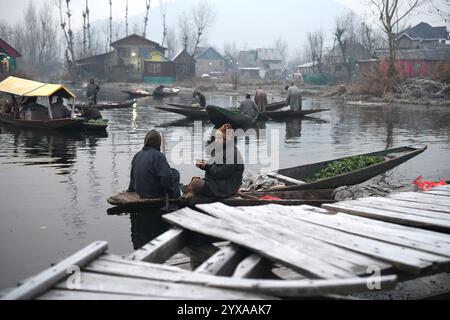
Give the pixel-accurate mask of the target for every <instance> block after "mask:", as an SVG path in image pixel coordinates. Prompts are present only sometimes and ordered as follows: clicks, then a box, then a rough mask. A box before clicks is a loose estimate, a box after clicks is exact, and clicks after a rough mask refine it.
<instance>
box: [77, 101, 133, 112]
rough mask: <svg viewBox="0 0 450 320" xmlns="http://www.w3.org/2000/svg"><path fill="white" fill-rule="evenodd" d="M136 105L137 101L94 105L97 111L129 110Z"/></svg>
mask: <svg viewBox="0 0 450 320" xmlns="http://www.w3.org/2000/svg"><path fill="white" fill-rule="evenodd" d="M135 104H136V100H128V101H123V102H103V103H99V104H96V105H94V106H93V107H94V108H96V109H97V110H110V109H127V108H132V107H133V106H134V105H135ZM76 107H77V108H78V109H80V108H81V107H82V105H81V104H78V105H77V106H76Z"/></svg>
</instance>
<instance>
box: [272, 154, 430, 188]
mask: <svg viewBox="0 0 450 320" xmlns="http://www.w3.org/2000/svg"><path fill="white" fill-rule="evenodd" d="M425 150H427V147H423V148H414V147H401V148H395V149H389V150H382V151H377V152H372V153H367V154H363V156H373V157H380V158H382V159H384V161H383V162H381V163H378V164H374V165H371V166H369V167H366V168H363V169H360V170H356V171H353V172H350V173H346V174H341V175H338V176H335V177H332V178H328V179H322V180H317V181H314V182H310V183H307V182H305V181H307V180H308V179H310V178H312V177H313V176H314V174H316V173H317V172H319V171H320V170H323V169H325V168H326V167H327V166H328V165H329V164H331V163H333V162H335V161H339V160H345V159H348V158H351V157H346V158H341V159H334V160H330V161H324V162H319V163H313V164H308V165H303V166H298V167H294V168H289V169H283V170H279V171H277V172H272V173H268V175H269V176H272V177H275V178H277V179H278V180H280V181H281V182H284V183H285V184H286V185H287V186H286V187H283V188H277V189H272V190H271V191H275V190H277V191H294V190H317V189H335V188H339V187H342V186H352V185H356V184H359V183H363V182H365V181H367V180H370V179H372V178H374V177H376V176H378V175H380V174H383V173H385V172H387V171H389V170H392V169H394V168H395V167H397V166H399V165H401V164H403V163H405V162H406V161H408V160H410V159H412V158H414V157H416V156H418V155H419V154H421V153H423V152H424V151H425Z"/></svg>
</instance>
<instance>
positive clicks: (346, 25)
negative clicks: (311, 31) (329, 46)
mask: <svg viewBox="0 0 450 320" xmlns="http://www.w3.org/2000/svg"><path fill="white" fill-rule="evenodd" d="M334 37H335V40H336V42H337V44H338V45H339V49H340V51H341V55H342V63H343V64H344V66H345V69H346V71H347V76H348V79H350V78H351V77H352V68H351V65H350V64H349V61H348V49H349V46H350V45H351V44H353V43H354V38H355V37H354V14H353V13H347V14H345V15H343V16H341V17H338V18H337V19H336V26H335V30H334Z"/></svg>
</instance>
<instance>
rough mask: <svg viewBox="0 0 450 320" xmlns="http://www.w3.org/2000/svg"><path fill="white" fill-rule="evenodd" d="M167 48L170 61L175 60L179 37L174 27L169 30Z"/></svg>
mask: <svg viewBox="0 0 450 320" xmlns="http://www.w3.org/2000/svg"><path fill="white" fill-rule="evenodd" d="M166 47H167V56H168V57H169V59H173V58H174V57H175V55H176V53H177V50H178V43H177V35H176V32H175V29H174V28H173V27H168V28H167V34H166Z"/></svg>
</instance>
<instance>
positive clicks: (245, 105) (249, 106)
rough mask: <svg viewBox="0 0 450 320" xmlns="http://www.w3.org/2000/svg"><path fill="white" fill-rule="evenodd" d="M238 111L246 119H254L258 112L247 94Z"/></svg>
mask: <svg viewBox="0 0 450 320" xmlns="http://www.w3.org/2000/svg"><path fill="white" fill-rule="evenodd" d="M239 111H240V113H241V114H242V115H245V116H248V117H256V116H257V115H258V112H259V111H258V107H257V105H256V103H255V102H254V101H253V100H252V97H251V95H249V94H247V95H246V97H245V100H244V101H242V102H241V105H240V106H239Z"/></svg>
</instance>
